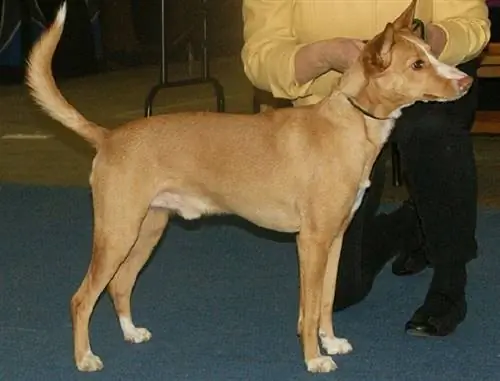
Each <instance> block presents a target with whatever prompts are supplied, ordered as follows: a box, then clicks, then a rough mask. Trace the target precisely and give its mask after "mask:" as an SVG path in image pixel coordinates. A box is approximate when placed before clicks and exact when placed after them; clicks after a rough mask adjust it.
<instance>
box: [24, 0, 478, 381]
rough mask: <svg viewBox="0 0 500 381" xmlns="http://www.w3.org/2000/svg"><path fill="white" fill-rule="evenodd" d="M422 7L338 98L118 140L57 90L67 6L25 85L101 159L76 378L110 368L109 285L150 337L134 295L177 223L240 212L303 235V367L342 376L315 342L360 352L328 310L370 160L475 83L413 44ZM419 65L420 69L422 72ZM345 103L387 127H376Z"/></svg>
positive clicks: (371, 46) (130, 328) (135, 132)
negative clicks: (407, 110)
mask: <svg viewBox="0 0 500 381" xmlns="http://www.w3.org/2000/svg"><path fill="white" fill-rule="evenodd" d="M414 8H415V1H413V2H412V4H411V5H410V6H409V8H408V9H407V10H406V11H405V12H404V13H403V14H402V15H401V16H400V17H399V18H398V19H397V20H396V21H395V22H394V23H391V24H388V25H387V27H386V28H385V30H384V31H383V32H382V33H381V34H379V35H378V36H376V37H375V38H374V39H373V40H372V41H370V42H368V43H367V45H366V47H365V49H364V51H363V52H362V54H361V57H360V59H359V60H358V61H357V62H356V63H354V64H353V66H352V67H351V68H350V69H349V71H348V72H346V73H345V75H344V76H343V78H342V80H341V81H340V84H339V87H338V88H337V89H335V90H334V91H333V92H332V94H331V95H330V96H329V97H328V98H326V99H324V100H323V101H322V102H320V103H318V104H317V105H314V106H309V107H297V108H290V109H281V110H270V111H268V112H264V113H261V114H259V115H231V114H217V113H206V112H202V113H179V114H173V115H165V116H155V117H151V118H148V119H140V120H136V121H133V122H130V123H128V124H126V125H124V126H122V127H121V128H118V129H115V130H112V131H111V130H107V129H104V128H102V127H99V126H97V125H95V124H94V123H92V122H89V121H88V120H87V119H85V117H83V116H82V115H81V114H80V113H79V112H78V111H77V110H76V109H75V108H74V107H73V106H72V105H70V104H69V103H68V102H66V100H65V99H64V97H63V96H62V95H61V93H60V92H59V90H58V88H57V86H56V84H55V82H54V79H53V77H52V73H51V60H52V56H53V53H54V50H55V48H56V46H57V43H58V41H59V39H60V37H61V34H62V31H63V25H64V19H65V8H62V9H61V11H60V12H59V14H58V17H57V20H56V22H55V23H54V25H53V26H52V27H51V28H50V29H49V30H48V31H47V32H46V33H44V35H43V36H42V37H41V39H40V41H39V42H37V44H36V45H35V46H34V48H33V50H32V52H31V55H30V59H29V66H28V73H27V82H28V84H29V86H30V87H31V89H32V94H33V96H34V98H35V100H36V102H37V103H38V104H39V105H41V106H42V107H43V108H44V109H45V111H46V112H48V114H50V115H51V116H52V117H53V118H55V119H56V120H58V121H59V122H61V123H62V124H63V125H65V126H67V127H68V128H70V129H72V130H73V131H75V132H76V133H77V134H79V135H81V136H82V137H83V138H85V139H86V140H87V141H88V142H89V143H90V144H92V145H93V146H94V147H95V148H96V151H97V153H96V156H95V158H94V162H93V169H92V174H91V176H90V184H91V187H92V192H93V207H94V241H93V252H92V259H91V262H90V265H89V268H88V272H87V274H86V276H85V278H84V279H83V282H82V284H81V286H80V288H79V289H78V291H77V292H76V293H75V295H74V296H73V299H72V301H71V312H72V319H73V331H74V356H75V362H76V365H77V367H78V369H80V370H82V371H96V370H99V369H101V368H102V366H103V365H102V362H101V360H100V359H99V357H97V356H96V355H94V354H93V352H92V351H91V348H90V342H89V332H88V325H89V318H90V316H91V313H92V311H93V309H94V306H95V303H96V300H97V298H98V297H99V295H100V294H101V293H102V291H103V290H104V289H105V288H106V287H107V288H108V291H109V293H110V295H111V297H112V299H113V302H114V305H115V308H116V312H117V314H118V317H119V318H120V324H121V326H122V329H123V334H124V336H125V339H126V340H129V341H132V342H142V341H146V340H148V339H149V338H150V337H151V335H150V333H149V331H147V330H146V329H144V328H137V327H135V326H134V324H133V322H132V317H131V308H130V295H131V291H132V288H133V286H134V283H135V281H136V277H137V275H138V273H139V271H140V270H141V268H142V267H143V265H144V264H145V263H146V261H147V260H148V258H149V256H150V254H151V252H152V250H153V248H154V246H155V245H156V244H157V242H158V240H159V238H160V236H161V235H162V232H163V230H164V228H165V226H166V225H167V222H168V219H169V216H170V215H171V214H174V213H176V214H179V215H180V216H182V217H184V218H186V219H195V218H199V217H201V216H202V215H210V214H223V213H231V214H237V215H239V216H241V217H243V218H245V219H247V220H249V221H251V222H253V223H255V224H256V225H259V226H261V227H265V228H269V229H274V230H277V231H282V232H290V233H297V245H298V255H299V262H300V310H299V318H298V327H297V329H298V333H299V334H300V336H301V339H302V342H303V351H304V359H305V362H306V365H307V368H308V370H309V371H311V372H329V371H331V370H333V369H335V367H336V366H335V363H334V362H333V361H332V359H331V358H330V357H329V356H322V355H321V353H320V347H319V341H318V335H319V336H320V338H321V344H322V346H323V348H324V349H325V350H326V352H327V353H328V354H336V353H347V352H349V351H350V350H351V349H352V348H351V346H350V344H349V343H348V342H347V340H345V339H339V338H337V337H336V336H335V335H334V331H333V324H332V303H333V297H334V293H335V282H336V275H337V265H338V260H339V253H340V248H341V245H342V238H343V234H344V231H345V230H346V228H347V226H348V224H349V222H350V219H351V217H352V215H353V213H354V211H355V210H356V207H357V204H359V202H360V200H361V198H362V196H363V192H364V190H365V189H366V188H367V187H368V186H369V176H370V171H371V168H372V165H373V162H374V161H375V159H376V157H377V155H378V154H379V152H380V150H381V148H382V146H383V145H384V143H385V141H386V139H387V137H388V135H389V134H390V131H391V130H392V128H393V125H394V119H395V118H397V117H398V116H399V110H400V109H401V108H402V107H404V106H407V105H410V104H412V103H414V102H416V101H425V100H433V99H437V100H441V101H446V100H452V99H456V98H458V97H460V96H462V95H463V94H464V93H465V92H466V91H467V89H468V87H469V86H470V78H469V77H467V76H466V75H465V74H463V73H461V72H459V71H458V70H456V69H453V68H450V67H447V66H445V65H443V64H440V65H441V66H439V65H438V66H436V62H437V61H436V62H434V63H433V61H432V58H431V57H430V56H429V54H428V50H429V48H428V47H427V46H426V45H425V44H424V43H423V42H422V41H421V40H419V39H418V38H417V37H416V36H413V35H412V33H411V32H410V30H409V25H410V24H411V20H412V19H413V14H414ZM418 60H422V62H423V63H424V65H423V67H422V68H420V69H418V68H417V69H415V68H414V67H412V64H413V63H414V62H415V61H418ZM438 69H439V70H438ZM443 69H444V71H443ZM443 73H445V74H446V73H447V74H446V75H443ZM450 73H451V74H450ZM348 97H350V98H351V99H352V101H353V102H354V104H356V105H358V106H359V107H360V108H361V109H363V110H366V111H367V112H369V113H372V114H374V115H376V116H377V117H379V118H385V119H380V120H379V119H376V118H372V117H369V116H366V115H365V114H363V113H362V112H361V111H360V109H358V108H357V107H355V106H353V104H351V103H350V102H349V100H348Z"/></svg>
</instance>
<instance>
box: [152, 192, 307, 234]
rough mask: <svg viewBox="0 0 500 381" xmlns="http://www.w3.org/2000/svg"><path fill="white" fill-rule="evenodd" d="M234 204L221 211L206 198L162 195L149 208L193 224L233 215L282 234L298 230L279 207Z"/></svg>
mask: <svg viewBox="0 0 500 381" xmlns="http://www.w3.org/2000/svg"><path fill="white" fill-rule="evenodd" d="M238 204H239V205H238V207H235V208H234V209H233V208H231V207H229V208H228V209H224V208H221V207H219V206H218V205H216V203H214V202H213V201H212V200H210V199H209V198H206V197H205V198H202V197H200V196H192V195H186V194H180V193H176V192H162V193H160V194H158V195H157V196H156V197H155V198H154V199H153V201H152V202H151V204H150V206H151V207H152V208H162V209H168V210H170V211H171V212H173V213H176V214H177V215H179V216H180V217H182V218H184V219H186V220H195V219H198V218H200V217H202V216H204V215H205V216H206V215H213V214H235V215H238V216H240V217H242V218H244V219H246V220H248V221H250V222H252V223H253V224H255V225H257V226H260V227H262V228H266V229H271V230H276V231H280V232H286V233H294V232H297V231H298V230H299V227H300V224H299V217H298V216H297V215H296V213H292V212H291V211H288V210H286V209H287V208H284V207H283V206H282V205H281V207H280V206H277V205H275V206H274V207H266V208H263V207H262V205H261V207H260V208H255V207H248V206H249V204H247V203H243V202H242V203H238Z"/></svg>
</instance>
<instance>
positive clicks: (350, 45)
mask: <svg viewBox="0 0 500 381" xmlns="http://www.w3.org/2000/svg"><path fill="white" fill-rule="evenodd" d="M364 46H365V43H364V42H363V41H361V40H357V39H353V38H345V37H338V38H334V39H332V40H330V44H329V46H328V49H327V51H326V60H327V62H328V65H329V67H330V68H331V69H333V70H335V71H338V72H341V73H343V72H344V71H346V70H347V69H348V68H349V66H351V65H352V64H353V62H354V61H356V60H357V59H358V57H359V55H360V53H361V50H363V47H364Z"/></svg>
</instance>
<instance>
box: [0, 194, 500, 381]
mask: <svg viewBox="0 0 500 381" xmlns="http://www.w3.org/2000/svg"><path fill="white" fill-rule="evenodd" d="M0 216H1V217H0V343H1V345H0V380H2V381H3V380H5V381H39V380H40V381H45V380H47V381H57V380H64V381H70V380H103V381H109V380H117V381H118V380H120V381H126V380H140V381H160V380H168V381H178V380H190V381H219V380H220V381H233V380H234V381H236V380H245V381H247V380H248V381H253V380H256V381H293V380H313V379H314V380H336V381H354V380H356V381H364V380H366V381H389V380H397V381H402V380H405V381H417V380H418V381H420V380H422V381H445V380H446V381H448V380H454V381H476V380H477V381H479V380H480V381H490V380H491V381H493V380H498V370H499V369H500V347H499V346H498V343H499V342H500V329H499V327H498V323H497V322H498V316H499V313H500V310H499V307H498V295H499V293H500V275H499V269H500V255H499V253H498V247H499V246H500V235H499V232H500V210H491V209H488V210H486V209H483V210H481V213H480V215H479V219H478V221H479V228H478V239H479V243H480V248H481V250H480V257H479V259H477V260H476V261H474V262H473V263H472V264H471V266H470V288H469V295H470V304H469V307H470V308H469V316H468V319H467V321H466V322H465V323H464V324H463V325H462V326H461V327H460V329H459V330H458V331H457V332H456V334H454V335H453V336H451V337H449V338H446V339H415V338H410V337H408V336H406V335H405V334H404V333H403V330H402V327H403V324H404V322H405V321H406V319H407V318H408V317H409V316H410V314H411V313H412V312H413V310H414V308H416V307H417V305H418V304H419V302H420V301H421V299H422V297H423V295H424V293H425V290H426V285H427V282H428V281H429V276H430V274H429V273H428V272H427V273H424V274H421V275H419V276H416V277H413V278H410V279H399V278H396V277H394V276H392V275H391V274H390V271H388V270H387V269H386V270H385V271H384V272H383V273H382V274H381V276H380V277H379V279H378V280H377V283H376V285H375V288H374V290H373V292H372V294H371V295H370V296H369V297H368V299H367V300H365V301H364V302H363V303H361V304H359V305H357V306H355V307H352V308H350V309H348V310H346V311H343V312H342V313H338V314H337V315H336V317H335V319H336V326H337V330H338V333H339V334H341V335H344V336H346V337H348V338H349V339H350V340H351V342H352V343H353V345H354V347H355V351H354V352H353V353H352V354H351V355H348V356H345V357H338V358H336V361H337V363H338V365H339V367H340V368H339V370H337V372H336V373H334V374H328V375H318V376H312V375H310V374H308V373H306V372H305V370H304V366H303V362H302V358H301V353H300V348H299V343H298V340H297V338H296V336H295V327H296V315H297V277H296V271H297V268H296V256H295V246H294V244H293V240H292V239H291V238H290V237H288V236H283V235H274V234H267V233H265V234H263V233H264V232H262V231H259V230H258V229H250V230H248V229H246V228H245V225H242V224H222V223H220V224H219V223H203V224H199V223H195V224H192V225H189V224H180V223H175V224H172V225H171V226H170V229H169V230H168V232H167V234H166V235H165V239H164V240H163V241H162V243H161V245H160V246H159V248H158V250H157V253H156V255H155V256H154V257H153V259H152V261H151V262H150V266H148V267H147V268H146V269H145V271H144V273H143V274H142V276H141V278H140V279H139V282H138V286H137V288H136V290H135V293H134V299H133V305H134V311H135V320H136V322H137V323H138V324H139V325H144V326H146V327H148V328H149V329H150V330H151V331H152V333H153V339H152V341H151V342H149V343H147V344H141V345H132V344H126V343H124V342H123V340H122V337H121V332H120V329H119V326H118V323H117V321H116V317H115V315H114V312H113V310H112V308H111V303H110V301H109V298H108V297H103V298H102V299H101V301H100V302H99V304H98V306H97V308H96V312H95V314H94V318H93V321H92V325H91V338H92V343H93V349H94V351H95V352H96V354H98V355H100V356H101V357H102V359H103V361H104V364H105V368H104V370H103V371H102V372H100V373H97V374H80V373H78V372H77V371H76V368H75V367H74V365H73V359H72V347H71V346H72V337H71V326H70V320H69V309H68V306H69V300H70V297H71V295H72V294H73V292H74V291H75V290H76V288H77V286H78V284H79V282H80V281H81V279H82V276H83V274H84V272H85V271H86V269H87V264H88V260H89V254H90V248H91V228H92V227H91V207H90V195H89V192H88V190H87V189H82V188H42V187H24V186H14V185H3V186H1V187H0ZM211 221H212V220H211Z"/></svg>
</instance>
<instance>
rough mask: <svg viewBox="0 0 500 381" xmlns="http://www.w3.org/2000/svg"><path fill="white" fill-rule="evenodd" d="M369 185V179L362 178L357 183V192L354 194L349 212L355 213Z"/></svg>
mask: <svg viewBox="0 0 500 381" xmlns="http://www.w3.org/2000/svg"><path fill="white" fill-rule="evenodd" d="M370 185H371V184H370V180H364V181H362V182H361V184H360V185H359V189H358V193H357V194H356V199H355V200H354V204H353V206H352V210H351V214H354V213H356V211H357V210H358V209H359V207H360V205H361V202H363V197H365V193H366V190H367V189H368V188H369V187H370Z"/></svg>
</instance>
